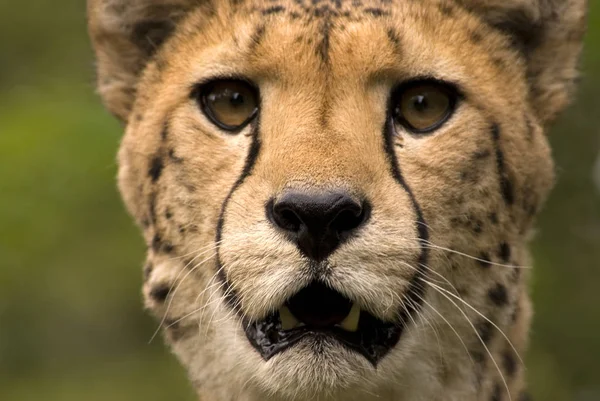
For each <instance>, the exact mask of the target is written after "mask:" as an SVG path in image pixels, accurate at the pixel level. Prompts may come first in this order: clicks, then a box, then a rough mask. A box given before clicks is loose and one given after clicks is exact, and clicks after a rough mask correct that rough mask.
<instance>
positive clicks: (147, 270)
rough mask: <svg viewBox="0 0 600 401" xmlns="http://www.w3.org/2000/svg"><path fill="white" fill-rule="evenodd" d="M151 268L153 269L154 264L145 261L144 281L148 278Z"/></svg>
mask: <svg viewBox="0 0 600 401" xmlns="http://www.w3.org/2000/svg"><path fill="white" fill-rule="evenodd" d="M152 270H154V265H153V264H152V263H151V262H148V263H146V265H145V266H144V281H146V280H148V279H149V278H150V275H151V274H152Z"/></svg>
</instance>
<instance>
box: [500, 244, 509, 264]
mask: <svg viewBox="0 0 600 401" xmlns="http://www.w3.org/2000/svg"><path fill="white" fill-rule="evenodd" d="M510 254H511V250H510V245H508V244H507V243H506V242H502V243H501V244H500V247H499V249H498V256H500V259H502V261H503V262H504V263H508V261H509V260H510Z"/></svg>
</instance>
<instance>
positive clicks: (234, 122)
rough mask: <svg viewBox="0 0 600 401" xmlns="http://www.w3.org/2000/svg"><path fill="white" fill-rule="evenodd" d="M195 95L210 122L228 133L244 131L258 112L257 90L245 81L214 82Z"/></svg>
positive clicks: (200, 89)
mask: <svg viewBox="0 0 600 401" xmlns="http://www.w3.org/2000/svg"><path fill="white" fill-rule="evenodd" d="M195 93H196V95H195V96H199V99H198V100H199V102H200V106H201V107H202V111H203V112H204V114H206V116H207V117H208V118H209V120H211V121H212V122H213V123H214V124H215V125H217V126H218V127H220V128H222V129H224V130H227V131H238V130H240V129H242V128H243V127H245V126H246V124H248V123H249V122H250V121H251V120H252V119H253V118H254V116H256V113H257V112H258V96H257V93H256V90H255V88H254V87H253V86H252V85H250V84H249V83H247V82H245V81H241V80H220V81H214V82H210V83H208V84H206V85H202V86H201V87H200V88H198V90H197V91H196V92H195Z"/></svg>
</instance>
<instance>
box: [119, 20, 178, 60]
mask: <svg viewBox="0 0 600 401" xmlns="http://www.w3.org/2000/svg"><path fill="white" fill-rule="evenodd" d="M174 29H175V25H174V24H173V22H171V21H168V20H156V21H142V22H139V23H137V24H136V25H134V27H133V29H132V31H131V36H130V40H131V42H132V43H133V44H135V45H136V46H137V47H138V48H140V49H141V50H142V51H143V52H144V53H145V54H146V56H152V55H153V54H154V53H155V52H156V50H158V48H159V47H160V46H161V45H162V44H163V42H164V41H165V40H166V39H167V38H168V37H169V36H170V35H171V33H172V32H173V30H174Z"/></svg>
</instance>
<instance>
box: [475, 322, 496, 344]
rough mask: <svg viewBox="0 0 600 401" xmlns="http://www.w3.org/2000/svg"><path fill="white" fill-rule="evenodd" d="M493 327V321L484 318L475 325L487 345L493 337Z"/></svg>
mask: <svg viewBox="0 0 600 401" xmlns="http://www.w3.org/2000/svg"><path fill="white" fill-rule="evenodd" d="M493 327H494V326H493V325H492V323H490V322H489V321H488V320H482V321H481V322H480V323H479V324H477V326H476V327H475V328H476V330H477V334H478V335H479V337H480V338H481V341H483V343H484V344H485V345H487V344H488V343H489V342H490V340H491V339H492V329H493Z"/></svg>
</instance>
